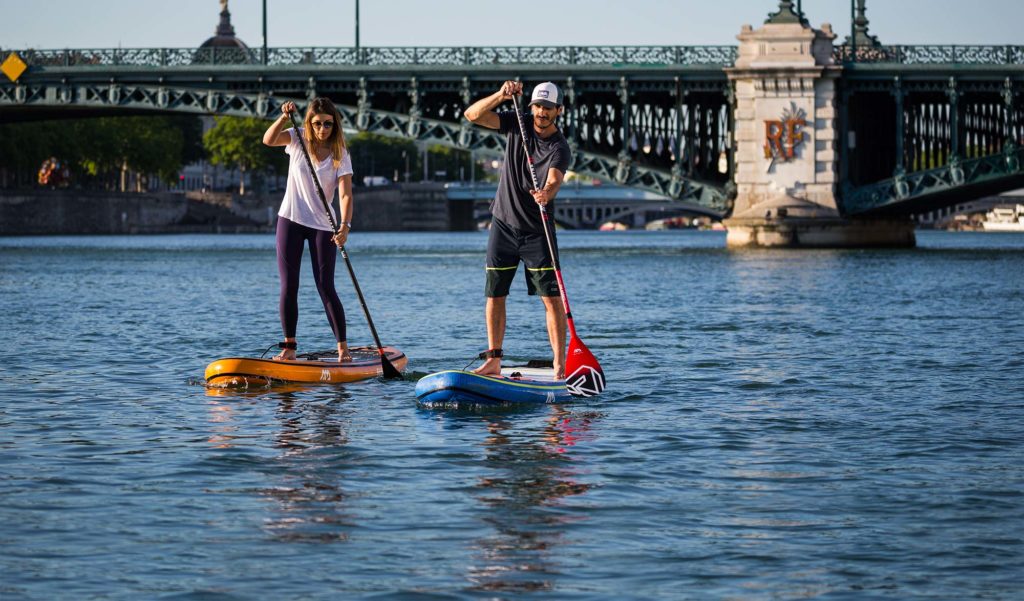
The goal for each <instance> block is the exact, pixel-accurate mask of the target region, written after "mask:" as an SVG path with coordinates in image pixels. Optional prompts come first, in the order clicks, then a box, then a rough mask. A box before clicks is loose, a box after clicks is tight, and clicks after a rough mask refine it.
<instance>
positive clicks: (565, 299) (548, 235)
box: [512, 96, 578, 338]
mask: <svg viewBox="0 0 1024 601" xmlns="http://www.w3.org/2000/svg"><path fill="white" fill-rule="evenodd" d="M512 106H513V107H515V111H516V120H517V121H518V122H519V133H520V137H521V138H522V139H523V152H525V153H526V163H527V167H528V168H529V170H530V179H531V180H532V181H533V189H534V190H540V184H539V182H538V181H537V171H536V169H535V168H534V165H533V155H531V154H530V147H529V146H527V145H526V125H525V124H524V123H523V114H522V113H521V112H519V102H518V101H517V100H516V97H515V96H512ZM537 207H538V208H540V218H541V221H542V222H543V225H544V238H545V239H546V240H547V243H548V253H549V254H550V255H551V265H552V266H553V267H554V268H555V279H556V280H557V281H558V293H559V294H560V295H561V297H562V306H563V307H564V308H565V321H566V323H567V324H568V325H569V334H570V335H571V336H572V337H573V338H578V336H576V326H575V325H574V324H573V321H572V310H570V309H569V295H568V294H566V293H565V282H564V281H563V280H562V268H561V266H559V264H558V253H556V252H555V241H554V236H555V234H554V232H549V231H548V229H549V227H548V226H549V225H550V226H551V228H550V229H554V226H553V224H551V223H550V222H551V218H550V217H548V211H547V207H545V206H543V205H540V204H538V205H537Z"/></svg>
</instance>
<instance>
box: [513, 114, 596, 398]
mask: <svg viewBox="0 0 1024 601" xmlns="http://www.w3.org/2000/svg"><path fill="white" fill-rule="evenodd" d="M512 106H514V107H515V110H516V119H518V121H519V133H520V134H521V137H522V139H523V152H525V153H526V162H527V166H528V167H529V169H530V179H531V180H533V189H534V190H539V189H540V185H539V184H538V183H537V172H536V171H535V170H534V166H533V156H532V155H531V154H530V147H529V146H527V145H526V125H525V124H524V123H523V114H522V113H521V112H519V102H518V101H517V100H516V97H515V96H514V95H513V96H512ZM537 207H538V208H540V216H541V220H542V221H543V225H544V237H545V238H546V239H547V242H548V253H550V255H551V264H552V265H553V266H554V268H555V279H556V280H558V292H559V294H561V296H562V305H563V306H564V307H565V319H566V321H567V322H568V324H569V352H568V354H567V355H566V358H565V373H566V377H565V387H566V388H567V389H568V390H569V394H572V395H574V396H594V395H596V394H598V393H600V392H601V391H602V390H604V385H605V382H604V370H602V369H601V364H600V363H598V362H597V358H596V357H594V354H593V353H591V352H590V349H588V348H587V345H585V344H583V341H581V340H580V339H579V336H577V335H576V326H575V325H574V324H573V320H572V311H571V310H570V309H569V296H568V295H567V294H566V293H565V282H564V281H563V280H562V268H561V267H560V266H559V265H558V253H556V252H555V232H554V226H553V225H551V223H550V222H551V218H550V217H548V212H547V209H546V208H545V207H544V206H543V205H540V204H538V205H537ZM549 229H550V230H551V231H550V232H549V231H548V230H549Z"/></svg>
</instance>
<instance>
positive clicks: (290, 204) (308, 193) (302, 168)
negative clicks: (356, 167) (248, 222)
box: [277, 128, 352, 232]
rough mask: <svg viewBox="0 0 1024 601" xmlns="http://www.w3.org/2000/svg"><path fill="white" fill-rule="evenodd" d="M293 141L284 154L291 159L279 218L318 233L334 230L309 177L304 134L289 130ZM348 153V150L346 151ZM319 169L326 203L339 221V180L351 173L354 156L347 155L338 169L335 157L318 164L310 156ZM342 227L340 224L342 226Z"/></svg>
mask: <svg viewBox="0 0 1024 601" xmlns="http://www.w3.org/2000/svg"><path fill="white" fill-rule="evenodd" d="M286 131H287V132H288V136H289V137H290V138H291V141H290V142H289V143H288V145H287V146H285V148H284V151H285V152H286V153H288V154H289V155H290V156H291V159H290V160H289V164H288V184H287V186H285V190H284V201H283V202H282V203H281V210H280V211H278V212H277V214H278V215H280V216H281V217H284V218H285V219H287V220H289V221H293V222H295V223H298V224H301V225H304V226H306V227H311V228H313V229H317V230H324V231H328V232H330V231H333V230H332V228H331V222H330V220H329V219H327V214H326V213H325V212H324V205H323V203H322V202H320V195H319V194H318V193H317V191H316V184H314V183H313V178H311V177H310V176H309V166H308V165H306V157H305V156H303V154H302V148H301V147H300V146H299V144H301V143H302V142H301V132H302V131H303V130H302V128H299V132H300V133H299V134H298V135H297V134H296V133H295V128H288V129H287V130H286ZM346 150H347V149H346ZM309 158H310V159H311V160H312V161H313V165H315V167H316V176H317V178H318V179H319V180H320V185H321V186H323V189H324V195H325V196H326V197H327V204H328V205H330V207H331V215H333V216H334V221H335V223H337V221H338V213H337V211H336V210H335V208H334V206H335V203H334V194H335V192H337V190H338V178H340V177H341V176H343V175H350V174H351V173H352V157H351V156H350V155H349V153H348V152H345V154H344V156H343V157H342V159H341V163H340V164H339V165H338V168H337V169H335V167H334V157H333V156H332V155H329V156H328V157H327V158H326V159H324V160H323V161H319V164H317V163H318V162H317V160H316V156H314V155H312V154H311V155H310V156H309ZM339 225H340V224H339Z"/></svg>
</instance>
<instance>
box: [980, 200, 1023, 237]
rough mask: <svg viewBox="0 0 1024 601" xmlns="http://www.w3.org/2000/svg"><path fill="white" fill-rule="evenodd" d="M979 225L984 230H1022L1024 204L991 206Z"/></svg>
mask: <svg viewBox="0 0 1024 601" xmlns="http://www.w3.org/2000/svg"><path fill="white" fill-rule="evenodd" d="M981 227H982V228H983V229H984V230H985V231H986V232H1024V205H1015V206H1012V207H1008V206H1003V207H995V208H993V209H992V210H991V211H989V212H988V213H985V221H982V222H981Z"/></svg>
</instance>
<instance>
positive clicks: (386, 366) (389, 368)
mask: <svg viewBox="0 0 1024 601" xmlns="http://www.w3.org/2000/svg"><path fill="white" fill-rule="evenodd" d="M288 117H289V118H290V119H291V121H292V127H294V128H295V135H296V136H299V147H301V148H302V156H304V157H306V166H307V167H309V174H310V176H311V177H312V178H313V183H314V184H315V185H316V192H317V194H318V195H319V196H320V203H321V204H322V205H323V206H324V211H326V212H327V220H328V221H330V223H331V231H332V233H333V234H334V235H337V234H338V230H339V229H340V228H339V227H338V224H337V222H336V221H335V220H334V214H333V213H331V205H330V204H329V203H328V202H327V195H326V194H324V189H323V186H321V185H320V178H318V177H317V176H316V168H315V167H314V166H313V159H312V158H310V156H309V150H307V149H306V139H305V136H303V135H302V134H301V132H300V131H299V122H298V120H297V119H296V118H295V112H294V111H292V112H290V113H288ZM334 125H335V127H341V124H340V123H335V124H334ZM339 249H340V250H341V256H342V257H343V258H344V259H345V267H347V268H348V275H349V277H351V278H352V287H353V288H355V290H356V296H357V297H359V306H361V307H362V308H363V315H365V316H366V323H367V324H369V326H370V333H371V334H373V341H374V342H376V343H377V350H378V352H380V360H381V367H382V368H383V370H384V377H387V378H395V377H398V378H400V377H402V374H401V373H400V372H399V371H398V370H397V369H396V368H395V366H394V365H392V364H391V362H390V361H388V358H387V356H386V355H385V354H384V345H382V344H381V343H380V337H379V336H377V328H375V327H374V325H373V318H372V317H370V310H369V309H368V308H367V307H366V299H364V298H363V291H362V289H360V288H359V280H357V279H356V272H355V270H353V269H352V261H350V260H349V258H348V251H346V250H345V245H344V244H343V245H341V246H340V247H339ZM338 358H339V360H340V359H341V357H338Z"/></svg>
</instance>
